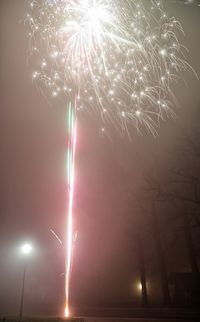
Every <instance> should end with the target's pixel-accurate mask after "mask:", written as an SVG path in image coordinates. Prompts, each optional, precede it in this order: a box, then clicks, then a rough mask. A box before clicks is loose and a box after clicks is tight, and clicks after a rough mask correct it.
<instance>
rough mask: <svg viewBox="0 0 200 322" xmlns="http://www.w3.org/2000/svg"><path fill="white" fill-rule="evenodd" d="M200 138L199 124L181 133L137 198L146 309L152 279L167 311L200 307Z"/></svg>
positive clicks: (145, 177) (137, 245)
mask: <svg viewBox="0 0 200 322" xmlns="http://www.w3.org/2000/svg"><path fill="white" fill-rule="evenodd" d="M199 138H200V130H199V127H198V124H196V125H195V121H193V123H192V124H191V126H190V125H189V126H184V127H183V126H182V127H179V131H178V135H176V136H175V137H174V140H173V142H171V143H170V145H169V144H168V148H167V149H163V150H162V149H161V152H159V153H157V155H156V157H155V158H154V160H153V162H152V163H151V166H150V167H149V169H147V170H145V171H143V172H142V175H141V180H140V184H138V185H137V187H136V190H135V192H133V193H132V200H133V203H132V209H133V213H134V214H133V218H132V219H130V221H129V224H128V226H129V228H128V230H129V234H130V236H132V243H133V245H134V246H133V250H134V254H135V255H136V258H137V259H138V265H137V269H138V274H139V276H140V283H141V304H142V305H143V306H146V305H148V304H149V303H151V301H152V295H151V291H152V289H154V287H155V285H154V283H155V280H153V279H152V281H151V283H148V279H149V276H150V277H151V275H154V276H156V281H157V282H156V283H158V284H159V288H160V291H161V301H160V303H161V304H162V305H164V306H171V305H174V306H198V305H199V299H200V274H199V252H200V248H199V245H200V243H199V241H200V141H199ZM163 151H164V152H163ZM158 302H159V301H158Z"/></svg>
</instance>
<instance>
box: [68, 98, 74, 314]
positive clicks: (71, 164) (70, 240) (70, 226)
mask: <svg viewBox="0 0 200 322" xmlns="http://www.w3.org/2000/svg"><path fill="white" fill-rule="evenodd" d="M67 140H68V152H67V184H68V192H67V194H68V213H67V260H66V280H65V294H66V303H65V316H66V317H68V316H69V315H70V312H69V286H70V275H71V265H72V255H73V254H72V253H73V197H74V161H75V149H76V116H75V112H74V109H73V107H72V105H71V103H70V104H69V107H68V138H67Z"/></svg>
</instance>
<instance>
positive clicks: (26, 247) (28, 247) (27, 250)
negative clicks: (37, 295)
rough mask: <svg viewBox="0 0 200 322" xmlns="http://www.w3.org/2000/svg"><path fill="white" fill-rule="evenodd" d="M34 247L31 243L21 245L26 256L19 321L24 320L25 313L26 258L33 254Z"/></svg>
mask: <svg viewBox="0 0 200 322" xmlns="http://www.w3.org/2000/svg"><path fill="white" fill-rule="evenodd" d="M32 250H33V247H32V245H31V244H29V243H25V244H23V245H22V246H21V247H20V252H21V254H22V255H23V256H24V268H23V277H22V290H21V301H20V311H19V321H20V322H21V320H22V315H23V304H24V289H25V281H26V267H27V263H26V258H27V256H29V255H30V254H31V252H32Z"/></svg>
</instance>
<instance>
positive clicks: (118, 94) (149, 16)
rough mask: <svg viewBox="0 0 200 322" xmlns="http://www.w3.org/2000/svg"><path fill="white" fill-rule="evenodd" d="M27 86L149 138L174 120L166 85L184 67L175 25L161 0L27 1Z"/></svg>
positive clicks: (181, 48) (171, 94)
mask: <svg viewBox="0 0 200 322" xmlns="http://www.w3.org/2000/svg"><path fill="white" fill-rule="evenodd" d="M29 5H30V9H31V10H30V11H29V13H28V14H27V18H26V21H27V22H28V23H29V26H30V28H29V38H30V51H31V54H33V55H34V56H38V59H37V62H39V63H38V64H36V69H35V71H34V73H33V79H37V81H38V82H39V83H40V88H42V89H43V90H44V91H45V90H46V89H47V91H50V92H51V94H52V96H63V95H64V96H66V97H67V99H68V100H70V101H71V102H74V99H75V98H76V101H77V112H78V111H82V110H91V109H94V110H95V111H96V112H98V113H99V114H100V116H101V118H102V121H103V122H105V123H106V122H110V123H113V124H114V125H116V126H117V127H118V128H122V129H126V130H127V129H128V124H132V125H134V126H135V127H136V128H137V129H138V130H140V129H142V127H143V126H145V127H146V128H147V129H148V130H149V131H151V132H152V133H153V134H156V128H157V126H158V125H159V122H160V120H161V119H164V118H165V117H166V116H173V115H174V109H173V108H174V105H175V102H174V101H175V99H174V95H173V91H172V86H173V84H174V82H176V81H177V80H178V79H179V78H180V77H181V73H182V71H184V70H186V69H187V68H188V63H187V61H186V60H185V58H184V47H183V46H182V45H181V44H180V43H179V40H178V38H179V37H178V35H179V33H180V32H181V33H182V32H183V30H182V27H181V24H180V23H179V22H178V21H177V20H176V19H175V18H174V17H168V16H167V14H166V13H165V11H164V9H163V6H162V3H161V2H160V1H141V0H137V1H136V0H131V1H130V0H123V1H119V0H115V1H114V0H107V1H106V0H104V1H103V0H68V1H66V0H43V1H32V2H30V4H29Z"/></svg>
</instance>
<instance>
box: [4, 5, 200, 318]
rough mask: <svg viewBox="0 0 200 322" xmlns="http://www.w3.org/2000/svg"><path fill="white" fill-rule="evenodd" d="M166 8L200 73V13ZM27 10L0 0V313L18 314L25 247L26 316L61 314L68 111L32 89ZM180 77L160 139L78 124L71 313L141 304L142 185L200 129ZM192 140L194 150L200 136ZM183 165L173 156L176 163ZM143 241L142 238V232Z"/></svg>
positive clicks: (178, 264)
mask: <svg viewBox="0 0 200 322" xmlns="http://www.w3.org/2000/svg"><path fill="white" fill-rule="evenodd" d="M164 2H166V8H167V11H168V12H169V14H170V15H175V16H176V18H178V19H179V20H180V21H181V23H182V25H183V29H184V30H185V37H183V38H182V42H183V43H184V44H185V45H186V46H187V48H188V49H189V55H188V61H189V63H190V64H191V65H192V67H193V68H194V69H195V71H196V72H197V73H198V74H199V75H200V65H199V57H200V44H199V30H200V8H199V7H198V6H195V5H194V6H193V5H190V6H189V5H183V4H181V1H180V2H179V3H177V2H175V1H170V0H166V1H164ZM25 8H26V5H25V1H23V0H0V147H1V152H0V277H1V278H0V299H1V301H0V314H8V313H9V314H17V313H18V309H19V297H20V290H21V279H22V267H23V260H22V257H21V255H20V254H19V250H18V248H19V246H20V244H21V243H22V242H23V241H25V240H29V241H31V242H32V243H33V245H34V254H33V256H31V258H30V260H29V264H28V270H27V281H26V290H25V294H26V299H25V309H24V310H25V313H26V312H27V313H34V314H58V313H61V312H62V309H63V305H64V275H63V273H64V270H65V249H64V247H63V246H62V245H60V244H59V243H58V241H57V240H56V239H55V238H54V236H53V235H52V234H51V233H50V229H53V230H54V231H55V232H56V233H57V234H58V235H59V237H60V238H61V239H62V240H64V238H65V225H66V204H67V200H66V196H65V153H66V150H65V149H66V144H65V133H66V132H65V131H66V124H65V121H66V105H65V104H64V103H63V102H62V101H59V99H56V98H55V99H53V98H49V101H47V100H46V99H45V98H44V96H43V95H42V94H41V92H40V91H39V90H38V88H37V87H36V86H35V85H34V84H33V83H32V79H31V75H32V67H31V64H29V63H28V55H27V48H28V41H27V37H26V29H25V26H24V23H23V19H24V15H25ZM183 76H184V79H185V84H184V82H179V83H178V84H176V85H174V86H176V87H175V93H176V96H177V99H178V101H179V107H178V109H177V111H176V112H177V118H176V119H175V120H168V121H166V122H164V123H163V124H161V127H160V129H159V130H158V132H159V136H158V137H156V138H153V137H152V136H151V135H149V134H148V133H146V132H145V131H144V133H143V135H138V134H137V133H136V131H132V139H131V140H130V139H129V138H128V137H127V136H126V135H124V136H122V135H120V134H119V133H116V132H115V131H114V130H112V129H110V135H109V137H107V136H105V137H102V136H101V135H100V134H99V130H98V129H99V121H98V120H97V119H96V117H95V116H90V117H88V115H83V116H82V117H81V118H80V119H79V123H78V138H77V155H76V166H75V168H76V184H75V211H74V213H75V227H76V231H77V239H76V243H75V251H74V261H73V273H72V282H71V302H72V304H73V305H74V306H84V305H85V306H98V305H111V304H113V303H124V302H132V301H133V302H136V301H137V300H138V296H139V294H138V291H137V282H138V271H137V265H136V256H135V245H134V238H133V231H134V223H135V222H137V221H138V218H139V217H140V215H141V214H140V211H141V210H140V209H139V208H138V207H136V203H135V199H136V198H140V200H141V199H143V197H144V196H143V193H144V192H143V189H142V186H143V185H142V178H143V177H144V176H145V174H149V173H151V174H152V173H153V171H154V170H155V167H156V166H157V163H159V166H160V167H161V168H162V169H166V168H169V167H170V165H173V164H174V163H175V159H176V160H177V157H175V152H174V151H177V150H176V148H177V145H178V144H179V143H180V140H181V139H180V137H181V136H182V129H183V128H184V129H188V128H189V129H192V128H193V127H194V128H195V127H196V126H197V125H198V124H199V119H200V111H199V108H200V91H199V81H198V80H197V78H196V77H195V75H194V74H193V73H192V72H190V71H188V72H187V73H185V74H184V75H183ZM197 140H199V143H200V137H197ZM182 141H183V142H184V140H182ZM182 144H183V145H184V143H182ZM183 159H184V155H181V154H179V160H180V163H181V162H182V163H183ZM166 173H167V171H166V172H165V170H164V171H163V176H164V179H163V180H166V179H167V178H166V176H167V175H166ZM170 211H171V210H170ZM163 223H164V220H163ZM169 235H170V231H169ZM143 236H144V240H145V241H146V240H148V232H147V230H146V229H144V231H143ZM166 239H167V237H166ZM146 245H147V247H146V248H145V251H146V253H147V257H148V265H149V270H148V274H147V278H148V279H149V292H150V294H152V298H153V297H159V294H160V290H159V286H154V287H152V288H151V286H150V281H153V280H154V279H155V276H156V268H155V265H154V262H155V259H154V252H153V246H152V243H151V242H150V243H147V244H146ZM166 249H167V248H166ZM178 249H179V250H180V249H181V250H180V251H177V250H178ZM176 251H177V254H178V255H177V256H175V257H176V260H175V259H174V256H171V257H170V260H169V261H168V263H167V265H168V267H169V270H170V271H177V270H181V271H184V270H186V271H187V269H188V261H187V258H186V257H187V255H186V254H185V250H184V247H183V246H182V241H181V238H180V240H179V241H177V243H176V247H174V253H176ZM197 251H198V252H199V253H198V254H200V249H197ZM166 252H167V250H166ZM172 257H173V258H172ZM156 285H157V284H156Z"/></svg>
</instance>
